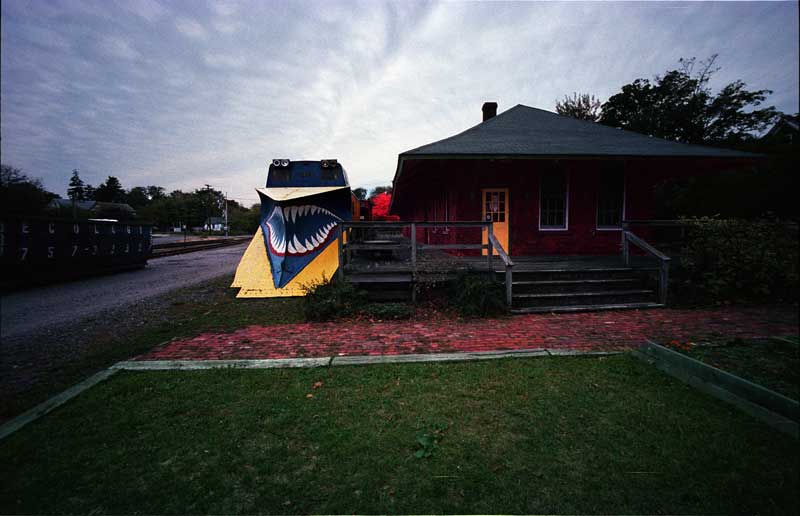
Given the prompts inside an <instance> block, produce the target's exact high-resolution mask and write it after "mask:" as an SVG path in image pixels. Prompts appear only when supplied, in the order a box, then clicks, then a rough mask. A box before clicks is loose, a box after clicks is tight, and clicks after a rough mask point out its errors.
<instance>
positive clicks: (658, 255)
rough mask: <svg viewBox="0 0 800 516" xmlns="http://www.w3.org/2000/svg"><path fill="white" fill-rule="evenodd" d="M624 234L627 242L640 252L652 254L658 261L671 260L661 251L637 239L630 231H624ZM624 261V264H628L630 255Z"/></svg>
mask: <svg viewBox="0 0 800 516" xmlns="http://www.w3.org/2000/svg"><path fill="white" fill-rule="evenodd" d="M625 234H626V235H625V236H626V238H627V240H628V241H629V242H632V243H634V244H635V245H636V246H637V247H638V248H640V249H641V250H643V251H646V252H648V253H650V254H652V255H653V256H655V257H656V258H658V259H659V260H666V261H669V260H671V259H672V258H670V257H669V256H667V255H666V254H664V253H662V252H661V251H659V250H658V249H656V248H655V247H653V246H652V245H650V244H648V243H647V242H645V241H644V240H642V239H641V238H639V237H638V236H636V235H634V234H633V233H631V232H630V231H625ZM625 261H626V264H627V263H628V262H630V255H629V256H628V257H627V258H626V260H625Z"/></svg>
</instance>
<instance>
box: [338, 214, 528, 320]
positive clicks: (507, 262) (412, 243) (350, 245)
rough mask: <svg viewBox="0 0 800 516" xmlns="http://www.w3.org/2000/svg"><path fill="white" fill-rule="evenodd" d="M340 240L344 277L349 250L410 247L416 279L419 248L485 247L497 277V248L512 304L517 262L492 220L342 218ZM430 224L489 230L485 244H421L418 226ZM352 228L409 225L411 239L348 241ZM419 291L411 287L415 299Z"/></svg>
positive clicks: (339, 227)
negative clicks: (493, 263)
mask: <svg viewBox="0 0 800 516" xmlns="http://www.w3.org/2000/svg"><path fill="white" fill-rule="evenodd" d="M337 226H338V228H337V232H338V234H337V240H338V247H339V270H338V276H339V278H340V279H344V267H345V264H346V263H347V262H348V261H349V255H350V251H351V250H353V249H370V250H378V249H397V248H405V247H408V248H410V249H411V275H412V278H413V281H416V277H417V251H418V250H421V249H482V250H485V251H487V253H486V255H487V256H486V262H487V266H488V267H487V269H488V271H489V273H490V274H491V275H492V277H494V274H495V272H494V267H492V255H493V254H494V251H493V250H494V249H496V250H497V254H498V256H499V257H500V260H501V261H502V262H503V265H504V267H505V286H506V304H507V305H508V307H509V308H510V307H511V300H512V295H511V286H512V274H511V268H512V267H513V266H514V262H513V261H511V258H509V256H508V253H506V251H505V249H503V246H502V245H501V244H500V241H499V240H498V239H497V237H496V236H495V235H494V233H493V231H492V222H488V221H459V222H455V221H454V222H449V221H426V222H410V221H340V222H339V223H338V224H337ZM431 227H457V228H484V229H485V230H486V235H487V239H486V243H485V244H484V243H481V244H420V243H418V242H417V228H431ZM350 228H409V230H410V231H409V242H408V244H402V243H399V242H393V243H392V244H390V245H383V244H381V245H379V244H367V243H355V242H345V235H347V234H348V232H347V230H348V229H350ZM415 292H416V290H414V289H412V299H413V298H414V297H415V296H414V295H413V293H415Z"/></svg>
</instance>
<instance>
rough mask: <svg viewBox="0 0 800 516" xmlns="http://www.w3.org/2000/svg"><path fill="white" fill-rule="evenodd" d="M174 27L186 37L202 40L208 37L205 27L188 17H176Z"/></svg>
mask: <svg viewBox="0 0 800 516" xmlns="http://www.w3.org/2000/svg"><path fill="white" fill-rule="evenodd" d="M175 28H177V29H178V32H180V33H181V34H183V35H184V36H186V37H188V38H192V39H201V40H203V39H206V38H207V37H208V32H207V31H206V29H205V27H203V26H202V25H201V24H200V23H198V22H197V21H195V20H192V19H190V18H178V19H177V20H176V21H175Z"/></svg>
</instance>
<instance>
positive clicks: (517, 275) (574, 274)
mask: <svg viewBox="0 0 800 516" xmlns="http://www.w3.org/2000/svg"><path fill="white" fill-rule="evenodd" d="M647 272H649V269H634V268H631V267H613V268H602V269H596V268H587V269H540V270H535V271H534V270H525V271H523V270H514V271H513V278H514V281H515V282H517V281H569V280H573V281H577V280H593V279H597V280H602V279H627V278H638V277H640V276H641V275H642V274H646V273H647ZM497 277H498V279H499V278H501V277H504V274H500V273H498V274H497Z"/></svg>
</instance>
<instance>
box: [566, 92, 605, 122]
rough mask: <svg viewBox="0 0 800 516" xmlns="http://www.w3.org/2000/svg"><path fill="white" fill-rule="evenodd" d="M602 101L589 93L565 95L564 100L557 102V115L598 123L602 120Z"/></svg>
mask: <svg viewBox="0 0 800 516" xmlns="http://www.w3.org/2000/svg"><path fill="white" fill-rule="evenodd" d="M601 104H602V103H601V102H600V99H598V98H597V97H595V96H594V95H589V94H588V93H580V94H579V93H577V92H574V93H573V94H572V96H571V97H570V96H569V95H564V100H556V113H558V114H559V115H564V116H571V117H572V118H578V119H580V120H588V121H590V122H597V121H598V120H599V119H600V106H601Z"/></svg>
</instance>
